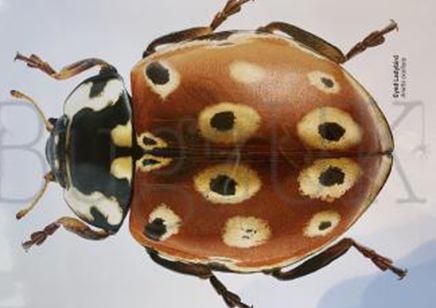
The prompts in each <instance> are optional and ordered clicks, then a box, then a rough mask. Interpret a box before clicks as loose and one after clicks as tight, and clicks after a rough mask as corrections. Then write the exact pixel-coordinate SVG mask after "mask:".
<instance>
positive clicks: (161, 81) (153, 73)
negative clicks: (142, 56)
mask: <svg viewBox="0 0 436 308" xmlns="http://www.w3.org/2000/svg"><path fill="white" fill-rule="evenodd" d="M145 73H146V74H147V77H148V78H149V79H150V80H151V81H152V82H153V83H154V84H155V85H160V86H161V85H165V84H167V83H168V82H169V81H170V72H169V71H168V69H167V68H165V67H164V66H163V65H162V64H161V63H159V62H152V63H150V64H149V65H147V68H146V70H145Z"/></svg>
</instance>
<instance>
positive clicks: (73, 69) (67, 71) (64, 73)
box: [14, 52, 117, 80]
mask: <svg viewBox="0 0 436 308" xmlns="http://www.w3.org/2000/svg"><path fill="white" fill-rule="evenodd" d="M14 60H15V61H22V62H24V63H26V64H27V66H28V67H31V68H35V69H38V70H40V71H42V72H44V73H45V74H47V75H49V76H50V77H52V78H54V79H56V80H63V79H68V78H71V77H74V76H76V75H78V74H80V73H82V72H84V71H86V70H89V69H91V68H93V67H95V66H98V67H100V73H103V72H105V71H110V72H114V73H115V72H116V71H117V70H116V69H115V67H113V66H112V65H110V64H109V63H107V62H106V61H103V60H101V59H97V58H90V59H84V60H81V61H77V62H75V63H73V64H70V65H67V66H65V67H64V68H62V69H61V70H60V71H59V72H57V71H56V70H55V69H54V68H53V67H52V66H51V65H50V64H49V63H47V62H44V61H43V60H42V59H41V58H40V57H39V56H37V55H35V54H32V55H31V56H30V57H26V56H23V55H22V54H20V53H19V52H18V53H17V55H16V56H15V59H14Z"/></svg>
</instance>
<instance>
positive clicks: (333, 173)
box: [319, 167, 345, 187]
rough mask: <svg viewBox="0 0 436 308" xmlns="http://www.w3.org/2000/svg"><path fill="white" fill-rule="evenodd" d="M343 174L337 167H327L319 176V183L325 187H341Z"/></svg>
mask: <svg viewBox="0 0 436 308" xmlns="http://www.w3.org/2000/svg"><path fill="white" fill-rule="evenodd" d="M344 179H345V174H344V172H343V171H342V170H341V169H340V168H338V167H329V168H328V169H327V170H326V171H324V172H323V173H321V175H320V176H319V183H320V184H321V185H323V186H326V187H331V186H333V185H341V184H343V183H344Z"/></svg>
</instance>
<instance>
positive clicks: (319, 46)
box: [258, 22, 347, 63]
mask: <svg viewBox="0 0 436 308" xmlns="http://www.w3.org/2000/svg"><path fill="white" fill-rule="evenodd" d="M258 31H262V32H268V33H274V32H275V31H280V32H283V33H285V34H287V35H289V36H290V37H292V38H293V39H294V40H296V41H297V42H300V43H302V44H304V45H305V46H308V47H310V48H312V49H313V50H315V51H317V52H318V53H320V54H322V55H324V56H325V57H327V58H329V59H330V60H332V61H334V62H336V63H343V62H345V61H346V60H347V59H346V57H345V55H344V54H343V53H342V51H341V50H340V49H339V48H337V47H336V46H334V45H332V44H330V43H329V42H327V41H325V40H323V39H322V38H320V37H318V36H316V35H314V34H312V33H310V32H307V31H305V30H303V29H301V28H298V27H296V26H294V25H291V24H288V23H284V22H272V23H270V24H268V25H266V26H265V27H260V28H259V29H258Z"/></svg>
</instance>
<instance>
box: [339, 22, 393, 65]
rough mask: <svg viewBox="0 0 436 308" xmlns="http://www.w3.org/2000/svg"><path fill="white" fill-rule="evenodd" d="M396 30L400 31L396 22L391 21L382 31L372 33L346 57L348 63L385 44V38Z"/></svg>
mask: <svg viewBox="0 0 436 308" xmlns="http://www.w3.org/2000/svg"><path fill="white" fill-rule="evenodd" d="M394 30H398V24H397V23H396V22H395V21H394V20H391V23H390V24H389V25H388V26H386V27H385V28H383V29H382V30H380V31H374V32H372V33H371V34H370V35H368V36H367V37H366V38H365V39H364V40H363V41H361V42H359V43H357V44H356V45H355V46H354V47H353V48H351V50H350V51H349V52H348V53H347V56H346V57H347V61H348V60H350V59H351V58H354V57H355V56H357V55H358V54H360V53H362V52H364V51H365V50H366V49H368V48H371V47H376V46H379V45H381V44H383V43H384V42H385V37H384V36H385V35H386V34H388V33H389V32H392V31H394Z"/></svg>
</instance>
